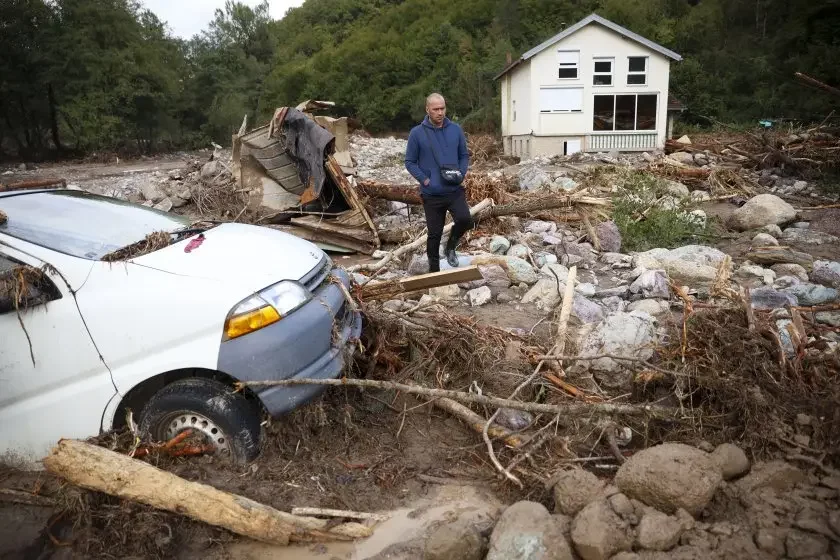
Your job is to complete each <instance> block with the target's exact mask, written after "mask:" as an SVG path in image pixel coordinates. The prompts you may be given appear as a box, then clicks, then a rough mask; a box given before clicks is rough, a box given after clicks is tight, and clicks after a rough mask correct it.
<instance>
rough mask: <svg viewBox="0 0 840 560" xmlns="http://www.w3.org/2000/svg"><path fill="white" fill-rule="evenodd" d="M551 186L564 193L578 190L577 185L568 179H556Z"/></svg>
mask: <svg viewBox="0 0 840 560" xmlns="http://www.w3.org/2000/svg"><path fill="white" fill-rule="evenodd" d="M552 185H553V186H555V187H557V188H560V189H563V190H565V191H573V190H575V189H576V188H578V184H577V183H576V182H575V181H574V180H572V179H569V178H568V177H557V178H556V179H555V180H554V182H553V183H552Z"/></svg>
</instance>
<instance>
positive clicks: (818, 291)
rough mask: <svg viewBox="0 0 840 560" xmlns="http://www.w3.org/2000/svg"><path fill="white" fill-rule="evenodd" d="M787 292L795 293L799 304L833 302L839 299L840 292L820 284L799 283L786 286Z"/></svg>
mask: <svg viewBox="0 0 840 560" xmlns="http://www.w3.org/2000/svg"><path fill="white" fill-rule="evenodd" d="M784 291H785V292H786V293H788V294H791V295H793V296H794V297H796V299H797V300H798V301H799V305H805V306H811V305H822V304H824V303H831V302H832V301H834V300H835V299H837V295H838V292H837V290H835V289H834V288H827V287H825V286H820V285H818V284H798V285H796V286H791V287H790V288H785V290H784Z"/></svg>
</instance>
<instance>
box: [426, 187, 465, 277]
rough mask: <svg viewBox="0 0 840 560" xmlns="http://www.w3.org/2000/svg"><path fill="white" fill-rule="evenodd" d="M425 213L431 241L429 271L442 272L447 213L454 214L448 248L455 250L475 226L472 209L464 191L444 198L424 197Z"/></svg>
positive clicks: (461, 190) (429, 245) (428, 249)
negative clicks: (441, 243) (465, 233)
mask: <svg viewBox="0 0 840 560" xmlns="http://www.w3.org/2000/svg"><path fill="white" fill-rule="evenodd" d="M423 211H424V212H425V214H426V227H427V228H428V229H429V241H428V243H427V245H426V254H427V255H428V257H429V271H430V272H439V271H440V239H441V237H443V224H444V222H445V221H446V212H447V211H449V213H450V214H452V220H453V221H454V224H453V226H452V231H451V232H450V234H449V240H448V241H447V243H446V248H447V250H448V249H455V248H456V247H457V246H458V241H459V240H460V239H461V236H462V235H463V234H464V232H465V231H467V230H468V229H470V228H471V227H472V225H473V221H472V216H470V207H469V206H468V205H467V198H466V196H465V195H464V189H458V191H457V192H455V193H452V194H448V195H444V196H424V197H423Z"/></svg>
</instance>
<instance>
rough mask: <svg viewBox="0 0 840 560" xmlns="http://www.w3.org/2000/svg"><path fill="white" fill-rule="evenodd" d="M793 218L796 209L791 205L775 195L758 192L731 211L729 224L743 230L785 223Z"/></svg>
mask: <svg viewBox="0 0 840 560" xmlns="http://www.w3.org/2000/svg"><path fill="white" fill-rule="evenodd" d="M795 218H796V209H795V208H794V207H793V206H791V205H790V204H788V203H787V202H785V201H784V200H782V199H781V198H779V197H778V196H776V195H772V194H760V195H757V196H754V197H753V198H751V199H750V200H748V201H747V203H746V204H744V205H743V206H741V207H740V208H738V209H737V210H735V211H734V212H733V213H732V216H731V224H732V226H733V227H734V228H735V229H737V230H739V231H745V230H749V229H756V228H760V227H764V226H766V225H768V224H776V225H781V224H785V223H788V222H792V221H793V220H794V219H795Z"/></svg>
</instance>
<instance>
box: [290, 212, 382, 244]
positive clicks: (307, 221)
mask: <svg viewBox="0 0 840 560" xmlns="http://www.w3.org/2000/svg"><path fill="white" fill-rule="evenodd" d="M291 222H292V223H293V224H294V225H296V226H301V227H305V228H309V229H314V230H318V231H327V232H330V233H336V234H339V235H353V236H355V237H358V238H360V239H362V240H364V241H369V242H373V232H371V231H368V230H367V228H363V227H360V228H349V227H344V226H341V225H339V224H336V223H335V221H334V220H325V219H324V218H322V217H321V216H303V217H300V218H292V219H291Z"/></svg>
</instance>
